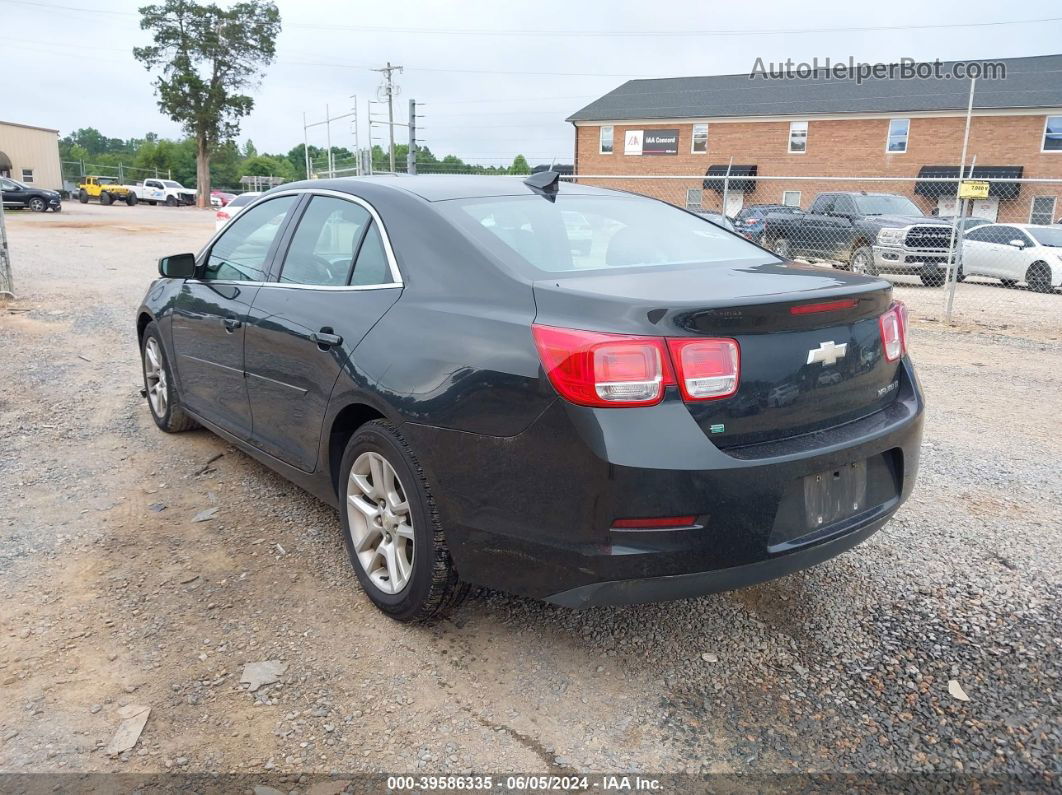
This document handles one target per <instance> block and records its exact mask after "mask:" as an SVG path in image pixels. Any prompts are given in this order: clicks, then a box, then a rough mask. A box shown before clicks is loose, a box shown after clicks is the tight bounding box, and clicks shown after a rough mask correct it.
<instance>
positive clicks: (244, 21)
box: [133, 0, 280, 207]
mask: <svg viewBox="0 0 1062 795" xmlns="http://www.w3.org/2000/svg"><path fill="white" fill-rule="evenodd" d="M140 28H141V29H142V30H147V31H150V32H151V34H152V36H153V37H154V43H153V44H151V45H149V46H147V47H135V48H134V49H133V56H134V57H135V58H136V59H137V60H138V61H140V62H141V63H142V64H144V67H145V68H146V69H148V70H149V71H152V70H157V71H158V74H157V76H156V78H155V81H154V86H155V92H156V93H157V94H158V98H159V102H158V104H159V109H160V110H162V112H163V113H165V114H166V115H167V116H169V117H170V118H171V119H172V120H173V121H176V122H180V123H181V124H182V125H183V126H184V129H185V131H186V132H187V133H188V135H190V136H191V137H192V139H193V140H194V142H195V147H196V186H197V187H198V189H199V206H200V207H206V206H208V204H209V202H210V156H211V154H212V153H213V151H214V150H215V149H216V147H217V146H219V145H220V144H221V142H223V141H226V140H228V139H230V138H234V137H235V136H236V134H237V133H238V132H239V128H240V119H242V118H243V117H244V116H247V115H248V114H249V113H250V112H251V110H252V109H253V108H254V100H253V99H252V98H251V97H249V96H247V95H246V94H243V93H241V91H243V90H244V89H247V88H250V87H254V86H256V85H257V84H258V82H259V80H260V79H261V74H262V71H263V70H264V68H265V67H266V66H268V65H269V64H270V63H272V62H273V59H274V57H275V55H276V45H275V42H276V38H277V35H278V34H279V33H280V12H279V11H278V10H277V7H276V5H275V4H274V3H272V2H270V0H243V1H242V2H238V3H235V4H234V5H231V6H229V7H228V8H224V9H223V8H220V7H218V6H217V5H214V4H210V5H199V4H198V3H196V2H195V0H165V1H164V2H162V3H159V4H156V5H149V6H143V7H142V8H141V9H140Z"/></svg>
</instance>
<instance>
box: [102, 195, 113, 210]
mask: <svg viewBox="0 0 1062 795" xmlns="http://www.w3.org/2000/svg"><path fill="white" fill-rule="evenodd" d="M113 202H114V199H113V198H112V197H111V194H109V193H108V192H107V191H103V193H101V194H100V204H102V205H103V206H104V207H109V206H110V205H111V204H112V203H113Z"/></svg>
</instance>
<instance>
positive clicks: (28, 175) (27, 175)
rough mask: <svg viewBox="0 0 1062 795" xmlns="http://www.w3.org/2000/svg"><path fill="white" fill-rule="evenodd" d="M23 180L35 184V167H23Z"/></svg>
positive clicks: (28, 183)
mask: <svg viewBox="0 0 1062 795" xmlns="http://www.w3.org/2000/svg"><path fill="white" fill-rule="evenodd" d="M22 181H23V182H25V183H26V184H27V185H31V184H33V169H32V168H24V169H22Z"/></svg>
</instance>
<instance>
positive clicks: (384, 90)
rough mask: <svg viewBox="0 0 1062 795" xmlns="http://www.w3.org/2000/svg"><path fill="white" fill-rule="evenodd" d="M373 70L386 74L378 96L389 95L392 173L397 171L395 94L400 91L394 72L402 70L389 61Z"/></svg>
mask: <svg viewBox="0 0 1062 795" xmlns="http://www.w3.org/2000/svg"><path fill="white" fill-rule="evenodd" d="M372 71H373V72H380V73H381V74H382V75H383V76H384V81H383V84H382V85H381V86H380V88H379V90H378V91H377V96H380V95H385V96H386V97H387V100H386V101H387V130H388V141H389V151H388V155H389V162H390V166H391V173H392V174H393V173H395V103H394V98H395V95H397V94H398V93H399V88H398V86H396V85H395V83H394V73H395V72H401V71H402V67H401V66H391V62H390V61H388V62H387V66H383V67H380V68H379V69H373V70H372Z"/></svg>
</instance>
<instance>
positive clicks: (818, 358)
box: [808, 340, 848, 365]
mask: <svg viewBox="0 0 1062 795" xmlns="http://www.w3.org/2000/svg"><path fill="white" fill-rule="evenodd" d="M846 350H848V343H847V342H842V343H841V344H840V345H837V344H835V343H834V341H833V340H830V341H829V342H820V343H819V347H817V348H812V349H811V350H810V351H808V364H815V362H822V363H823V364H824V365H827V364H837V360H838V359H840V358H841V357H842V356H844V352H845V351H846Z"/></svg>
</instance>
